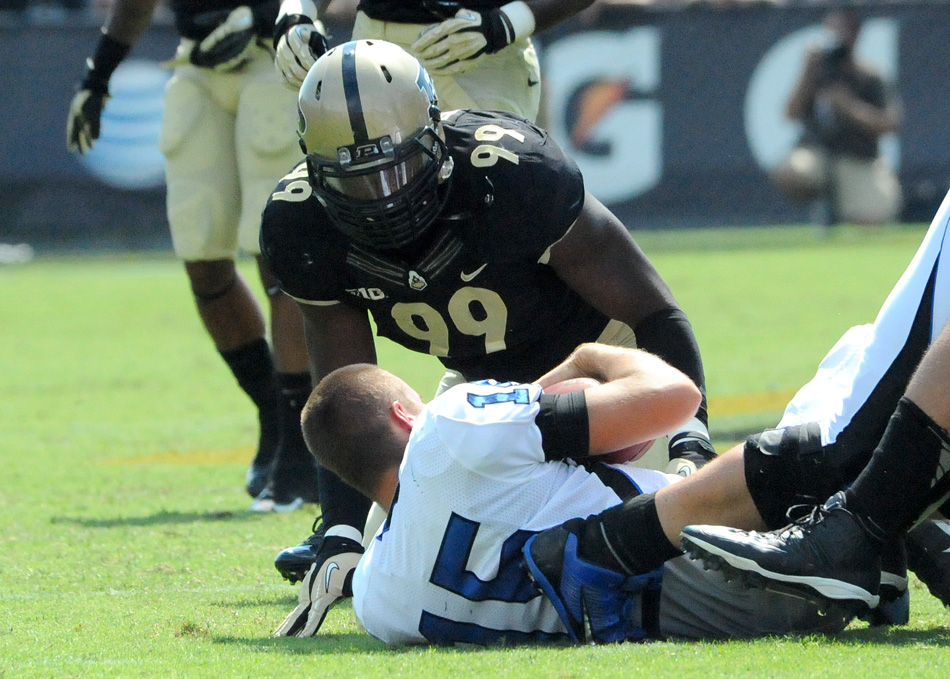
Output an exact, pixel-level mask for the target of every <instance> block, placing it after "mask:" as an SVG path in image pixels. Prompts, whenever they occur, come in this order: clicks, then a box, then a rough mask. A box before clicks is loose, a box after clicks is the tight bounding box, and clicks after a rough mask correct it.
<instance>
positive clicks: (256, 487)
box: [244, 457, 273, 498]
mask: <svg viewBox="0 0 950 679" xmlns="http://www.w3.org/2000/svg"><path fill="white" fill-rule="evenodd" d="M272 466H273V465H272V461H268V462H258V461H257V458H256V457H255V458H254V461H253V462H251V466H250V467H248V468H247V472H246V473H245V474H244V490H246V491H247V494H248V495H250V496H251V497H253V498H256V497H257V496H258V495H260V494H261V493H262V492H263V490H264V488H266V487H267V479H268V478H269V477H270V472H271V467H272Z"/></svg>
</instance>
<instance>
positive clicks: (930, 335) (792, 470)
mask: <svg viewBox="0 0 950 679" xmlns="http://www.w3.org/2000/svg"><path fill="white" fill-rule="evenodd" d="M948 235H950V194H948V196H947V198H945V199H944V202H943V204H942V205H941V207H940V209H939V211H938V212H937V215H936V216H935V217H934V220H933V222H932V224H931V226H930V229H929V231H928V232H927V234H926V236H925V237H924V240H923V242H922V244H921V245H920V247H919V249H918V251H917V253H916V255H915V256H914V258H913V259H912V261H911V263H910V265H909V266H908V268H907V269H906V271H905V272H904V274H903V275H902V276H901V278H900V280H899V281H898V282H897V285H896V286H895V287H894V289H893V290H892V292H891V294H890V295H889V296H888V298H887V300H886V301H885V303H884V306H883V307H882V308H881V310H880V312H879V313H878V315H877V318H876V319H875V320H874V322H873V323H872V324H869V325H863V326H858V327H855V328H852V329H851V330H849V331H848V332H846V333H845V335H844V336H843V337H842V338H841V339H840V340H839V341H838V343H837V344H836V345H835V346H834V347H833V348H832V349H831V351H830V352H829V353H828V355H827V356H826V357H825V358H824V360H823V361H822V362H821V365H820V366H819V369H818V372H817V374H816V375H815V377H814V378H813V379H812V380H811V381H810V382H809V383H808V384H806V385H805V386H804V387H802V389H801V390H799V392H798V393H797V394H796V396H795V397H794V398H793V399H792V401H791V403H789V405H788V407H787V408H786V411H785V415H784V416H783V418H782V420H781V422H780V423H779V426H778V428H776V429H770V430H766V431H765V432H763V433H761V434H758V435H755V436H752V437H750V438H749V439H748V440H747V441H746V442H745V444H744V445H743V446H738V447H737V448H735V449H733V450H731V451H728V452H727V453H725V454H724V455H722V456H721V457H720V458H719V459H718V460H717V461H715V464H712V463H711V464H710V465H708V466H707V467H705V468H703V469H702V470H700V472H701V473H697V474H695V475H694V476H693V477H691V478H689V479H687V480H686V481H684V482H683V483H681V484H676V485H675V486H669V487H666V488H664V489H661V490H660V491H658V492H657V494H656V497H655V498H650V497H648V496H640V497H637V498H634V499H632V500H630V501H628V502H625V503H624V504H623V505H620V506H618V507H615V508H611V509H609V510H607V511H605V512H602V513H601V514H599V515H596V516H592V517H590V518H589V519H588V520H586V521H583V522H573V523H570V522H569V523H568V524H565V525H564V526H562V527H559V528H557V529H555V530H552V531H547V532H545V533H543V534H542V535H541V536H539V537H538V539H537V540H535V541H534V543H533V548H532V549H534V550H536V551H537V552H538V553H537V557H536V560H537V561H538V564H536V570H538V571H539V572H538V573H537V574H536V577H538V579H539V580H540V581H543V580H544V579H545V574H544V572H545V571H547V570H550V568H551V564H552V563H555V562H556V563H557V567H558V569H561V570H563V569H567V570H570V569H571V568H572V567H573V565H574V562H575V561H576V562H583V563H584V564H586V565H587V566H596V567H600V568H606V569H609V570H613V571H616V572H618V573H625V574H635V573H641V572H646V571H649V570H650V569H651V568H655V567H656V565H657V564H658V563H660V562H662V560H663V559H666V558H670V557H671V556H673V555H676V554H678V553H679V549H680V547H679V545H680V533H681V531H682V530H683V529H684V528H685V527H686V526H687V525H688V524H718V525H720V526H736V527H745V528H754V529H759V530H761V529H764V528H772V529H777V528H779V527H781V526H785V525H786V524H787V522H788V520H787V512H788V508H789V507H792V506H794V505H807V506H814V505H816V504H817V503H819V502H822V501H824V500H825V498H827V497H829V496H832V495H833V494H836V493H837V491H839V490H840V489H841V488H845V487H847V486H848V485H849V484H851V482H852V481H855V479H856V478H857V479H858V480H857V481H855V485H854V486H853V487H852V489H851V490H848V491H846V492H845V493H844V494H842V495H840V496H839V495H835V496H834V498H833V499H834V502H833V503H832V505H831V506H830V507H829V508H827V509H824V510H822V511H819V512H816V513H815V514H814V516H811V515H810V516H809V517H808V520H807V521H806V524H805V525H806V526H808V525H812V524H813V523H815V520H816V519H817V520H818V521H817V525H819V526H821V525H823V524H822V521H821V520H822V519H823V517H825V516H827V515H828V514H829V511H831V513H833V514H838V513H841V512H839V510H840V509H841V506H840V505H841V504H842V503H843V499H844V497H846V496H847V497H848V498H849V504H848V507H849V508H851V509H854V511H855V512H856V513H858V512H860V514H859V516H865V517H867V516H870V517H871V518H870V519H866V523H868V525H870V526H871V528H870V531H869V532H870V535H871V536H872V537H871V539H872V540H873V543H872V546H871V547H868V546H867V544H863V538H862V536H861V534H858V536H857V537H856V538H854V541H855V543H858V544H863V547H862V550H863V551H862V552H861V553H862V555H864V556H867V555H868V554H870V555H871V556H872V557H873V559H868V560H866V562H865V563H864V564H863V567H862V568H860V569H854V568H850V567H849V570H845V571H844V572H842V573H836V572H834V570H835V568H839V567H841V565H842V563H846V560H845V559H843V560H842V562H834V563H832V564H826V563H822V561H821V559H819V560H818V563H817V564H816V563H815V562H814V561H808V560H806V563H807V564H808V565H807V566H806V567H805V568H806V570H807V569H812V570H813V571H814V570H815V569H817V570H818V572H820V573H821V578H820V579H821V583H819V584H817V585H816V583H815V582H814V579H815V578H814V572H813V573H812V574H810V575H808V576H804V577H803V578H800V579H798V580H796V579H795V578H796V577H797V576H794V575H788V574H787V573H786V574H785V576H786V577H783V572H782V571H781V570H780V568H779V566H778V565H777V564H775V563H771V564H768V561H767V560H765V559H761V558H759V557H761V556H762V553H763V550H761V549H759V548H760V547H761V545H759V543H757V542H756V540H755V539H752V540H747V539H745V538H744V537H742V536H744V534H743V533H737V532H735V531H730V530H729V529H724V530H717V529H704V528H702V527H698V528H689V529H687V531H686V536H687V537H686V538H685V539H687V540H689V543H690V546H691V547H697V548H699V549H700V550H706V551H707V552H711V553H712V556H711V557H709V556H708V554H707V557H706V558H710V559H711V560H713V561H717V560H718V559H726V561H727V563H730V564H732V565H733V567H735V568H739V569H740V570H741V569H745V570H752V571H754V572H758V573H760V574H765V575H767V576H775V577H776V578H777V579H782V580H786V581H788V582H791V583H792V584H793V585H794V586H796V587H798V588H800V589H804V590H805V591H809V592H812V593H814V592H815V591H817V592H818V593H819V594H820V595H821V596H825V597H828V598H833V599H845V600H857V601H860V602H861V605H862V606H861V607H863V608H865V609H866V608H868V607H872V609H873V610H872V613H871V616H870V620H871V622H875V623H900V622H906V620H907V615H908V610H907V598H906V597H907V595H906V592H907V579H906V567H907V566H909V567H910V568H911V570H913V571H914V572H915V573H916V574H917V576H918V577H919V578H920V579H921V580H922V581H923V582H924V583H925V584H926V585H927V587H928V588H929V589H930V591H931V593H932V594H934V596H936V597H938V598H939V599H940V600H941V601H942V602H943V603H944V604H948V603H950V537H948V532H950V530H948V527H947V522H946V521H945V520H942V519H938V520H928V521H924V522H922V523H919V524H918V525H917V526H916V527H914V528H913V530H910V532H909V533H907V534H906V536H905V533H906V532H907V530H908V529H910V528H911V526H912V524H914V521H915V520H916V519H917V518H918V516H919V515H920V514H921V512H923V511H924V509H925V508H927V507H930V508H931V509H933V508H934V507H935V506H939V505H940V502H939V500H940V498H941V492H942V491H943V490H944V485H945V484H946V483H947V482H946V481H943V483H942V484H941V483H940V482H939V481H940V480H941V479H942V475H941V472H938V473H937V474H934V472H933V467H934V465H935V464H936V462H937V460H939V458H940V454H941V451H945V452H946V454H947V455H950V443H948V442H947V441H948V439H947V434H946V431H944V429H945V427H946V424H947V423H946V422H941V420H940V419H939V413H940V407H941V401H940V399H939V398H937V397H936V396H935V395H934V394H925V396H924V402H923V403H921V402H919V401H911V402H910V403H905V398H904V396H905V395H906V394H910V393H911V392H910V391H909V385H913V381H912V378H913V377H914V376H915V371H917V372H918V373H919V372H920V371H919V370H918V366H919V365H921V361H922V359H923V357H924V356H925V355H926V354H927V353H928V351H929V349H930V347H931V346H934V345H935V344H936V343H937V341H938V339H939V338H943V340H944V343H947V342H948V340H950V329H948V328H947V323H948V318H950V265H948V264H947V263H946V262H945V260H944V257H943V254H944V252H945V248H946V246H947V244H948V243H947V240H948ZM940 355H941V354H940V352H937V356H938V358H937V359H934V358H931V359H930V364H931V366H932V367H931V368H930V371H931V373H934V372H936V374H937V376H938V377H937V378H936V379H942V380H943V382H942V384H943V385H944V388H943V393H942V396H943V399H944V401H945V400H946V394H947V393H950V392H947V390H946V388H945V385H946V382H947V380H948V378H950V369H947V368H946V365H943V366H941V365H940V364H939V357H940ZM934 363H937V366H936V367H933V364H934ZM941 369H943V370H944V372H943V373H942V374H941V373H940V372H939V370H941ZM915 379H919V378H915ZM920 391H921V390H920V389H917V390H916V393H919V392H920ZM922 409H923V410H922ZM888 439H890V440H889V441H888ZM885 453H886V454H885ZM872 454H873V457H874V461H873V462H872ZM901 455H903V456H904V457H903V458H901V457H900V456H901ZM895 459H896V460H897V462H896V463H895ZM885 460H886V461H887V462H886V464H885V463H884V461H885ZM901 460H903V461H902V462H901ZM869 463H870V464H869ZM948 466H950V463H948V462H944V463H943V468H947V467H948ZM881 469H886V472H885V473H882V472H881ZM871 470H873V471H871ZM857 488H860V489H861V490H860V491H858V490H856V489H857ZM898 488H900V489H902V492H895V489H898ZM855 495H856V496H857V498H858V499H857V500H855V499H854V496H855ZM921 502H923V504H922V505H921V504H920V503H921ZM868 505H870V507H869V506H868ZM948 510H950V507H948V506H947V505H944V506H943V507H942V511H941V512H940V513H941V514H942V515H943V516H947V515H948ZM845 513H846V512H845ZM644 518H646V519H647V520H643V519H644ZM750 518H751V519H754V520H753V525H749V524H748V522H749V520H750ZM793 528H794V530H792V531H788V530H786V531H785V532H782V533H779V534H778V536H777V537H776V536H772V537H769V538H767V541H768V546H767V548H766V549H767V550H768V553H769V554H771V555H772V556H773V557H774V556H775V555H776V554H781V553H783V550H784V551H787V549H785V548H783V546H782V545H783V542H784V540H785V538H787V537H788V536H790V535H791V536H796V535H800V534H801V526H799V525H795V526H793ZM806 534H808V533H807V531H806ZM826 534H827V533H826ZM737 536H739V537H737ZM846 537H847V535H846V533H843V532H842V533H840V534H837V536H836V537H835V538H833V540H832V543H833V544H835V549H832V550H831V551H835V552H837V551H839V550H838V547H841V549H840V551H841V552H842V553H847V551H846V550H845V549H844V548H843V546H842V545H843V544H844V540H845V538H846ZM852 537H853V536H852ZM571 539H574V540H576V542H577V545H578V547H577V550H576V554H574V555H573V556H572V555H571V554H567V552H566V545H567V544H568V542H569V541H570V540H571ZM834 540H838V542H837V543H835V542H834ZM795 542H796V540H791V541H790V543H795ZM883 543H887V544H883ZM736 544H738V546H736ZM804 544H809V543H808V542H807V541H806V542H805V543H804ZM904 544H906V548H907V560H906V566H905V564H904V562H903V546H904ZM645 545H654V546H655V551H654V553H653V554H644V546H645ZM733 547H735V551H736V554H739V555H741V556H740V558H739V559H738V560H736V559H734V558H733V557H734V556H735V555H732V556H730V552H729V550H730V549H732V548H733ZM785 547H787V545H785ZM796 549H799V550H800V551H799V557H801V554H802V553H803V552H804V551H805V550H806V549H813V548H806V547H796ZM530 552H531V549H529V555H528V560H529V561H530V560H531V555H530ZM815 553H817V552H813V554H815ZM565 554H567V556H565ZM878 554H880V557H879V556H878ZM572 558H573V561H572ZM879 558H880V559H881V560H883V561H884V562H885V563H884V564H883V565H884V569H883V571H882V569H881V568H880V567H878V566H875V565H874V564H875V563H879V561H878V559H879ZM789 561H790V563H792V564H793V565H792V566H791V567H790V568H795V567H796V566H800V565H801V558H800V559H799V560H795V559H791V560H789ZM717 562H718V561H717ZM763 564H767V565H763ZM869 573H871V576H869V575H868V574H869ZM558 577H560V576H558ZM869 577H870V580H871V581H870V582H868V578H869ZM822 583H823V584H822ZM587 586H588V587H593V585H592V584H590V583H588V584H587ZM558 588H559V586H558V585H557V584H551V585H549V587H548V593H549V594H550V595H551V596H553V597H558V596H559V595H558V593H557V591H556V590H557V589H558ZM567 598H568V599H570V597H567ZM879 602H880V605H878V603H879ZM875 606H877V608H873V607H875ZM565 610H568V611H570V610H574V611H575V614H576V615H575V617H576V616H577V615H579V613H577V611H578V610H579V599H577V598H575V599H574V600H573V601H568V603H566V604H565Z"/></svg>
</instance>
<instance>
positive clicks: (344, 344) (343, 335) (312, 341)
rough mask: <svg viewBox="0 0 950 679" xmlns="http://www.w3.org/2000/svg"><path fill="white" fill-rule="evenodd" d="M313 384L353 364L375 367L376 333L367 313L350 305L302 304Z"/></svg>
mask: <svg viewBox="0 0 950 679" xmlns="http://www.w3.org/2000/svg"><path fill="white" fill-rule="evenodd" d="M299 306H300V310H301V312H302V313H303V317H304V331H305V332H306V336H307V353H308V355H309V357H310V371H311V373H312V374H313V380H314V384H316V383H317V382H318V381H319V380H320V379H321V378H322V377H323V376H324V375H326V374H327V373H329V372H331V371H333V370H336V369H337V368H340V367H343V366H344V365H350V364H351V363H376V345H375V343H374V342H373V329H372V326H371V325H370V323H369V317H368V316H367V315H366V312H365V311H363V310H361V309H357V308H355V307H351V306H349V305H347V304H343V303H340V304H332V305H325V306H324V305H315V304H306V303H302V302H301V303H299Z"/></svg>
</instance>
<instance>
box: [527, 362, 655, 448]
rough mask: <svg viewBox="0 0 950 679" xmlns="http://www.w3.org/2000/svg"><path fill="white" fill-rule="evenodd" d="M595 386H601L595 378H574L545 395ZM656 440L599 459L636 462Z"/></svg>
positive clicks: (555, 386) (643, 442) (562, 382)
mask: <svg viewBox="0 0 950 679" xmlns="http://www.w3.org/2000/svg"><path fill="white" fill-rule="evenodd" d="M595 384H599V382H598V381H597V380H595V379H594V378H593V377H572V378H571V379H568V380H563V381H561V382H557V383H555V384H552V385H551V386H549V387H547V388H545V390H544V391H545V393H548V394H567V393H570V392H572V391H577V390H578V389H589V388H590V387H592V386H594V385H595ZM654 440H655V439H651V440H649V441H642V442H640V443H634V444H633V445H632V446H627V447H626V448H624V449H622V450H617V451H614V452H612V453H607V454H605V455H597V456H596V457H597V459H599V460H601V461H602V462H608V463H611V464H620V463H621V462H635V461H636V460H639V459H640V458H641V457H643V456H644V455H645V454H646V452H647V451H648V450H650V447H651V446H652V445H653V442H654Z"/></svg>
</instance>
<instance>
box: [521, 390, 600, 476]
mask: <svg viewBox="0 0 950 679" xmlns="http://www.w3.org/2000/svg"><path fill="white" fill-rule="evenodd" d="M538 405H539V406H540V407H541V410H540V412H538V416H537V417H536V418H535V420H534V421H535V424H537V425H538V429H540V430H541V447H542V448H543V449H544V457H545V459H546V460H563V459H564V458H566V457H570V458H573V459H575V460H576V459H579V458H585V457H587V456H588V455H590V427H589V424H588V421H587V399H586V398H585V396H584V392H583V390H581V391H572V392H570V393H567V394H541V398H539V399H538Z"/></svg>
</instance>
